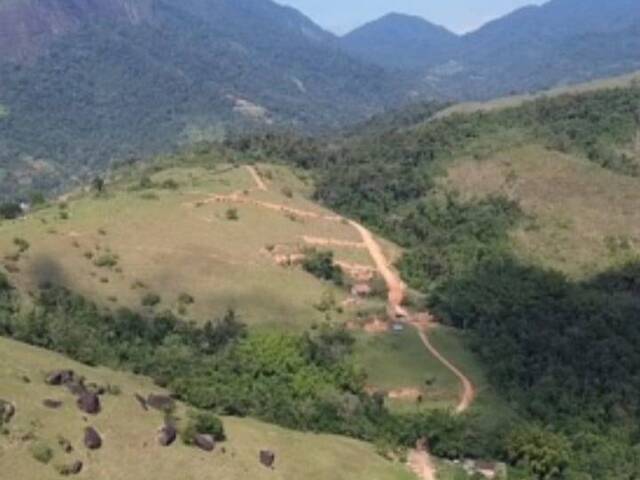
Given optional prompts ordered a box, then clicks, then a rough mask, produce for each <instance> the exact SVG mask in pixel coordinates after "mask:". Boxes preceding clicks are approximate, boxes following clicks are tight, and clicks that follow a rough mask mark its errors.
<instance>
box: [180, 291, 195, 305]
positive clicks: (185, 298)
mask: <svg viewBox="0 0 640 480" xmlns="http://www.w3.org/2000/svg"><path fill="white" fill-rule="evenodd" d="M178 303H180V304H181V305H192V304H193V303H195V299H194V298H193V297H192V296H191V295H189V294H188V293H185V292H183V293H181V294H180V295H179V296H178Z"/></svg>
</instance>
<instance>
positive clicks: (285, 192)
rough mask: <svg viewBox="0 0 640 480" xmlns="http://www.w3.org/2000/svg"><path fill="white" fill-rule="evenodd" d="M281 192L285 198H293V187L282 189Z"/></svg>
mask: <svg viewBox="0 0 640 480" xmlns="http://www.w3.org/2000/svg"><path fill="white" fill-rule="evenodd" d="M281 192H282V194H283V195H284V196H285V197H287V198H293V190H291V187H286V186H285V187H282V190H281Z"/></svg>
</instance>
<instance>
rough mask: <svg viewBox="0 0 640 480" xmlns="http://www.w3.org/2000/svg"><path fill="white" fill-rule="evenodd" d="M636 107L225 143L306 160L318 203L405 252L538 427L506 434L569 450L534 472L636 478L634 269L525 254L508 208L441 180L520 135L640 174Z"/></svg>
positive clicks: (526, 111) (571, 103) (499, 114)
mask: <svg viewBox="0 0 640 480" xmlns="http://www.w3.org/2000/svg"><path fill="white" fill-rule="evenodd" d="M639 105H640V87H638V86H633V87H630V88H625V89H613V90H604V91H599V92H595V93H589V94H582V95H567V96H562V97H558V98H543V99H540V100H537V101H534V102H530V103H526V104H524V105H522V106H519V107H513V108H508V109H504V110H499V111H492V112H478V113H472V114H467V115H462V114H457V115H451V116H447V117H444V118H442V119H439V120H433V121H426V122H421V123H419V124H417V125H416V126H413V127H407V126H402V127H401V128H389V129H386V130H385V129H384V125H387V124H392V123H393V122H392V121H378V122H375V124H374V125H373V127H371V126H365V127H363V129H361V130H360V131H357V132H356V133H354V134H352V135H351V136H349V137H347V138H343V139H341V140H336V141H334V142H324V143H321V142H317V141H314V140H312V139H304V138H292V137H288V136H275V135H270V136H259V137H253V138H249V139H247V138H244V139H238V140H237V141H234V142H229V145H231V146H233V147H234V148H236V149H238V150H239V151H240V152H242V155H244V156H248V157H249V158H254V157H255V156H257V155H265V154H266V155H270V156H271V157H275V158H280V159H281V160H282V161H287V162H290V163H293V164H294V165H297V166H300V167H303V168H311V169H313V170H314V171H315V174H316V176H317V181H318V189H317V192H316V195H317V197H318V198H319V199H320V200H322V201H323V202H325V203H326V204H328V205H330V206H332V207H333V208H335V209H337V210H338V211H340V212H343V213H345V214H347V215H351V216H354V217H357V218H359V219H361V220H363V221H365V222H366V223H368V224H369V225H371V226H372V227H374V228H376V229H377V230H378V231H379V232H381V233H382V234H384V235H386V236H388V237H389V238H391V239H393V240H394V241H396V242H398V243H399V244H400V245H402V246H403V247H405V248H406V253H405V255H404V257H403V258H402V259H401V260H400V262H399V264H398V267H399V268H400V270H401V272H402V273H403V275H404V276H405V278H406V280H407V281H408V282H409V284H410V285H411V286H412V287H414V288H416V289H418V290H421V291H423V292H424V293H425V294H426V295H427V303H428V305H427V306H428V307H429V308H430V309H431V310H432V311H433V312H434V313H435V314H436V315H437V316H438V317H440V318H441V319H442V321H443V322H445V323H448V324H450V325H453V326H456V327H459V328H462V329H465V330H468V331H470V332H473V334H474V337H475V339H476V341H475V349H476V351H477V353H478V354H479V356H480V358H481V359H483V360H484V362H485V365H486V366H487V369H488V372H489V375H490V379H491V381H492V382H493V384H494V385H495V387H496V389H497V390H498V391H499V392H500V393H501V394H502V396H503V397H504V398H505V399H507V400H508V401H509V402H510V403H511V404H512V405H513V406H514V407H515V408H516V410H517V411H518V412H519V413H520V415H521V417H522V418H523V419H526V421H527V422H530V425H534V427H527V428H532V430H531V429H529V430H527V431H526V432H525V433H522V432H519V433H517V434H514V435H515V437H509V435H507V437H508V438H512V440H513V439H514V438H516V439H519V440H513V441H514V442H516V443H517V442H518V441H520V440H522V438H527V439H528V442H529V445H531V443H536V442H537V441H538V440H539V441H540V442H543V443H547V444H557V450H558V451H565V449H566V452H567V457H566V458H564V460H562V461H560V459H559V458H556V460H555V461H556V463H557V465H560V464H562V467H561V468H560V469H559V470H557V471H554V472H549V471H547V472H546V473H543V472H540V471H536V470H535V467H534V465H533V464H532V463H531V462H529V468H530V470H531V473H534V474H535V476H537V477H538V478H571V479H578V478H579V479H583V478H584V479H587V478H598V479H621V478H628V479H631V478H638V476H639V475H640V461H638V458H640V455H639V453H640V430H638V427H637V425H638V420H639V419H640V401H638V398H640V382H639V381H638V378H639V377H638V372H639V371H640V353H639V352H638V349H637V345H638V343H639V342H640V330H639V327H638V323H637V320H638V319H640V287H639V285H640V266H639V265H640V262H638V263H631V264H628V265H626V266H625V267H623V268H616V269H614V270H612V271H608V272H605V273H602V274H601V275H598V276H597V277H595V278H591V279H586V280H583V281H580V282H576V281H572V280H569V279H568V278H566V277H565V276H564V275H563V274H561V273H558V272H554V271H550V270H547V269H544V268H542V267H540V266H538V265H535V264H529V263H526V262H524V261H522V260H520V259H519V258H517V257H516V256H515V255H514V254H513V252H512V251H511V244H510V242H509V239H508V232H509V230H510V229H511V228H513V227H514V226H517V225H518V224H519V223H520V222H524V221H527V219H526V216H525V215H524V214H523V212H522V211H521V209H520V207H519V205H518V204H517V203H515V202H513V201H511V200H508V199H506V198H502V197H489V198H486V199H483V200H462V199H461V197H460V196H457V195H455V193H451V192H445V191H443V190H442V189H441V188H439V187H438V183H437V178H438V176H439V175H441V174H442V173H443V172H444V171H445V168H446V165H447V162H448V161H450V160H452V159H454V158H455V157H460V156H465V157H471V158H475V159H477V160H482V159H484V158H486V157H488V156H490V155H491V154H493V153H496V152H500V151H505V150H508V149H509V148H512V147H514V146H518V145H523V144H527V143H536V144H541V145H543V146H544V147H546V148H548V149H552V150H557V151H561V152H567V153H571V154H573V155H576V156H578V157H580V158H583V159H584V161H591V162H594V163H596V164H598V165H600V166H602V167H603V168H606V169H610V170H612V171H614V172H616V173H618V174H620V175H628V176H633V177H637V176H638V175H639V174H640V162H639V159H638V157H637V151H634V147H633V142H634V139H635V138H636V135H637V132H638V131H639V128H640V114H639V108H640V107H639ZM425 108H426V107H425ZM380 126H382V128H380ZM536 429H537V430H536ZM520 434H522V435H524V437H520V436H519V435H520ZM535 439H538V440H535ZM541 439H544V440H541ZM554 442H555V443H554ZM524 443H527V442H526V441H525V442H524ZM507 450H508V449H507ZM516 450H517V449H516ZM507 457H508V458H510V459H511V460H512V461H513V460H514V458H517V457H518V454H517V453H514V452H513V451H512V452H510V453H508V454H507ZM529 460H532V459H531V458H529ZM525 463H526V462H525Z"/></svg>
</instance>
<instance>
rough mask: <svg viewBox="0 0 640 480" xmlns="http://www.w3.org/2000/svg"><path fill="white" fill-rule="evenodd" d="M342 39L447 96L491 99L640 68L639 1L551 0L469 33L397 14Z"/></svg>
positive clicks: (349, 48)
mask: <svg viewBox="0 0 640 480" xmlns="http://www.w3.org/2000/svg"><path fill="white" fill-rule="evenodd" d="M341 44H342V46H343V48H344V49H345V50H347V51H348V52H350V53H352V54H353V55H354V56H357V57H360V58H362V59H365V60H367V61H368V62H371V63H374V64H377V65H380V66H382V67H384V68H386V69H393V70H404V71H410V72H412V75H413V77H414V80H416V82H417V83H416V84H417V85H420V86H422V87H423V88H425V87H427V86H428V87H430V88H432V89H435V90H437V91H438V92H440V94H441V95H444V96H450V97H452V98H456V99H461V98H464V99H478V98H489V97H495V96H498V95H504V94H507V93H511V92H525V91H535V90H540V89H544V88H549V87H554V86H557V85H563V84H570V83H576V82H580V81H585V80H590V79H593V78H598V77H605V76H610V75H616V74H620V73H624V72H628V71H632V70H636V69H640V8H639V5H638V2H637V1H636V0H608V1H606V2H603V1H601V0H551V1H549V2H548V3H545V4H543V5H541V6H528V7H524V8H521V9H519V10H516V11H514V12H512V13H511V14H508V15H506V16H504V17H502V18H499V19H496V20H494V21H492V22H489V23H487V24H486V25H484V26H483V27H481V28H480V29H478V30H476V31H473V32H470V33H468V34H465V35H456V34H454V33H452V32H449V31H447V30H446V29H444V28H443V27H440V26H437V25H433V24H431V23H429V22H428V21H426V20H424V19H421V18H416V17H412V16H407V15H397V14H393V15H388V16H386V17H383V18H382V19H380V20H377V21H374V22H372V23H369V24H367V25H364V26H363V27H361V28H358V29H356V30H354V31H353V32H351V33H349V34H347V35H345V36H344V37H343V38H342V39H341Z"/></svg>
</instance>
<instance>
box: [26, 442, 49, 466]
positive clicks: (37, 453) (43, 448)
mask: <svg viewBox="0 0 640 480" xmlns="http://www.w3.org/2000/svg"><path fill="white" fill-rule="evenodd" d="M29 450H30V451H31V456H32V457H33V458H35V459H36V460H37V461H38V462H40V463H44V464H45V465H46V464H47V463H49V462H50V461H51V459H52V458H53V450H52V449H51V447H50V446H49V445H48V444H47V443H46V442H44V441H41V440H39V441H36V442H35V443H33V444H32V445H31V448H30V449H29Z"/></svg>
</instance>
